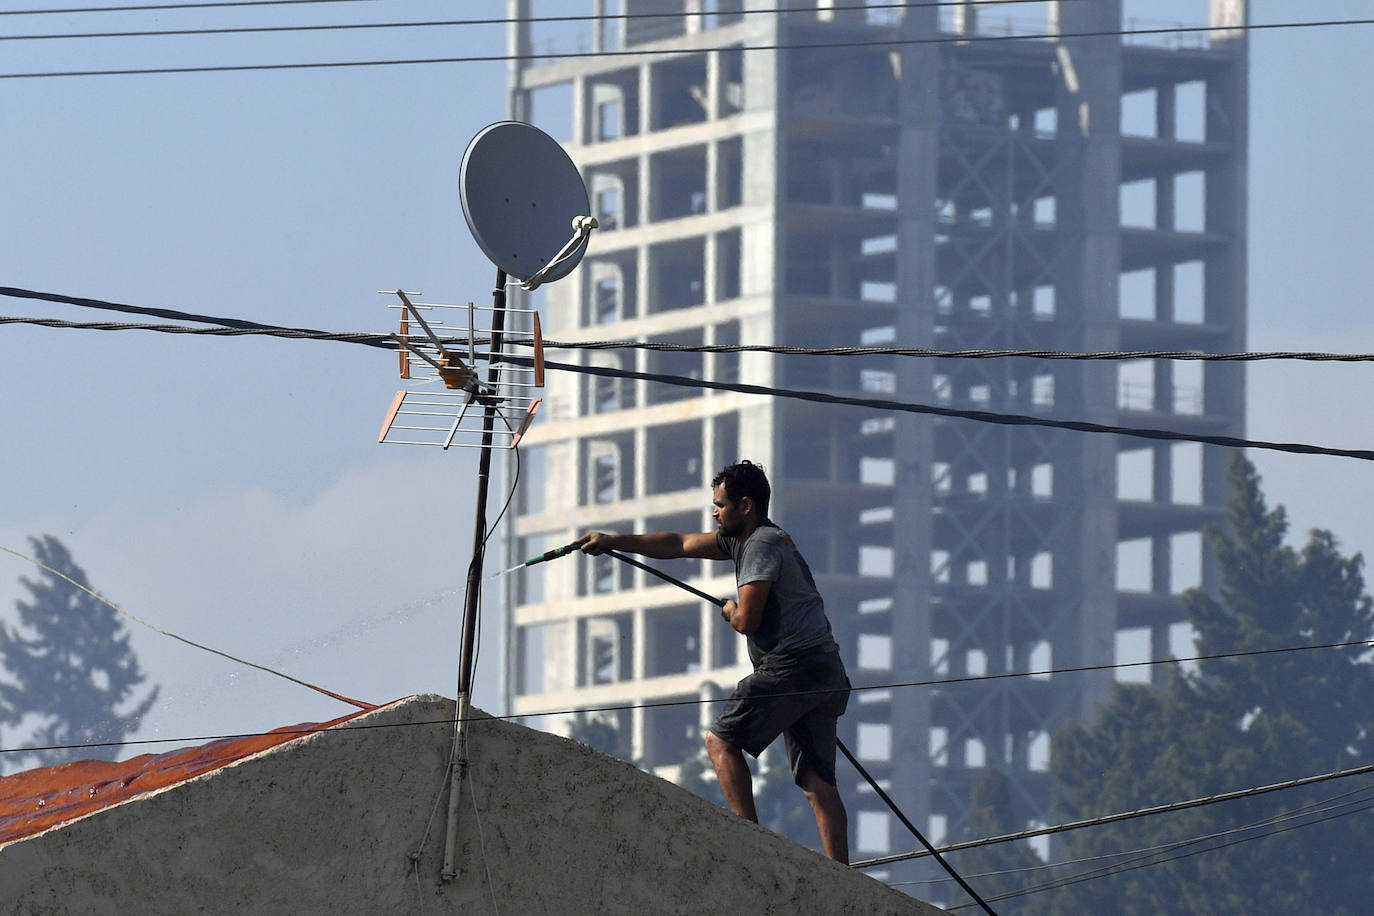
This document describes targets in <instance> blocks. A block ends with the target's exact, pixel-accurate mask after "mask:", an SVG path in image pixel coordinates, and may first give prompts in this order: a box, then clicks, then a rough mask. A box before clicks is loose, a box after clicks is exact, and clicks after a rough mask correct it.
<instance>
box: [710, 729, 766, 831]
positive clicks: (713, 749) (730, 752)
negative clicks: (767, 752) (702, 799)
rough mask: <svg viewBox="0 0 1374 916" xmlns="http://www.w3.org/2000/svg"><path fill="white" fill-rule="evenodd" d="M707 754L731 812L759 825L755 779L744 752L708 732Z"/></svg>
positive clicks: (713, 733)
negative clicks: (756, 809)
mask: <svg viewBox="0 0 1374 916" xmlns="http://www.w3.org/2000/svg"><path fill="white" fill-rule="evenodd" d="M706 753H708V754H710V755H711V762H712V763H713V764H715V767H716V779H718V780H719V781H720V790H721V791H722V792H724V793H725V801H726V802H727V803H728V804H729V805H730V810H731V811H733V812H735V813H736V814H738V815H739V816H740V817H747V818H748V819H749V820H751V821H753V822H754V823H756V824H757V823H758V822H759V815H758V812H756V811H755V810H754V777H753V776H751V775H750V773H749V764H747V763H745V762H744V752H743V751H741V750H740V749H739V748H737V747H735V746H734V745H733V744H731V743H730V742H728V741H726V740H724V739H722V738H718V737H717V736H716V733H715V732H711V731H708V732H707V733H706Z"/></svg>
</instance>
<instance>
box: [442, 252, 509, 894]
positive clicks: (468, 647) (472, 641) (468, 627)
mask: <svg viewBox="0 0 1374 916" xmlns="http://www.w3.org/2000/svg"><path fill="white" fill-rule="evenodd" d="M491 298H492V305H493V306H494V307H495V311H494V312H493V314H492V319H491V353H492V354H493V359H494V358H495V354H497V353H499V352H501V343H502V336H503V334H504V332H505V328H506V272H505V271H504V270H502V269H500V268H497V270H496V288H495V289H493V290H492V291H491ZM470 333H471V334H476V328H472V329H471V330H470ZM499 373H500V370H499V369H497V368H496V366H495V365H494V364H493V365H489V366H488V367H487V387H488V388H489V389H494V388H495V387H496V382H497V375H498V374H499ZM495 425H496V405H495V403H494V402H488V403H487V405H486V407H484V408H483V410H482V447H481V451H480V452H479V453H478V454H479V457H478V459H477V513H476V515H477V518H476V524H475V525H474V528H473V536H472V537H473V541H472V562H471V563H470V564H469V565H468V581H467V593H466V596H465V598H464V603H463V642H462V650H461V657H462V662H461V664H460V666H459V668H458V697H457V699H458V704H457V709H456V710H455V712H456V718H457V721H456V723H455V726H456V727H455V728H454V732H453V756H452V765H451V768H450V771H449V789H448V832H447V836H446V837H445V840H444V867H443V871H442V872H440V877H442V878H443V880H445V881H452V880H453V879H454V878H456V877H457V876H458V868H457V863H456V862H455V859H456V858H457V854H458V803H459V800H460V799H461V795H462V788H463V775H464V774H465V773H466V772H467V766H468V746H467V739H468V713H469V710H470V709H471V708H472V668H473V664H472V663H473V658H474V657H475V656H476V654H477V615H478V606H479V604H480V603H481V597H482V561H483V559H484V556H485V554H486V540H487V488H488V484H489V483H490V480H491V446H492V430H493V429H494V427H495Z"/></svg>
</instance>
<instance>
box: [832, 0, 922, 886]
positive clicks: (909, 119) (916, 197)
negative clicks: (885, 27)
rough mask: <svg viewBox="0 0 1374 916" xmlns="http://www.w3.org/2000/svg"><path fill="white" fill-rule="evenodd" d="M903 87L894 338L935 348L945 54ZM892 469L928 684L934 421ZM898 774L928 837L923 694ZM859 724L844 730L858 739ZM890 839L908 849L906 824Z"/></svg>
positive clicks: (903, 397) (903, 662) (909, 21)
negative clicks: (941, 86)
mask: <svg viewBox="0 0 1374 916" xmlns="http://www.w3.org/2000/svg"><path fill="white" fill-rule="evenodd" d="M938 29H939V20H938V18H937V10H935V9H934V8H925V9H910V10H908V11H907V12H906V16H905V17H904V19H903V21H902V35H903V37H908V38H922V37H928V36H930V35H934V34H936V33H937V32H938ZM900 53H901V67H902V71H901V72H902V79H901V82H900V85H899V89H898V118H899V120H900V123H901V127H900V134H899V139H898V146H897V150H896V153H895V156H894V158H895V163H894V164H895V166H896V169H897V202H898V213H899V217H898V223H897V251H898V252H901V256H899V257H898V258H897V259H896V265H897V266H896V275H895V276H894V277H893V279H894V280H895V281H896V284H897V301H898V303H900V304H901V307H900V308H899V309H898V311H897V314H896V325H897V340H899V341H902V345H903V346H910V347H933V346H934V345H935V338H934V325H935V306H934V301H933V290H934V287H935V246H934V237H935V226H934V208H933V207H932V206H930V204H929V202H930V201H933V200H934V199H935V196H936V168H937V164H938V162H939V159H940V157H939V145H940V98H939V96H938V94H937V93H933V92H931V91H929V87H930V86H937V85H939V74H940V64H941V56H940V51H939V49H938V48H937V47H936V46H934V45H906V46H904V47H903V48H902V50H901V52H900ZM896 373H897V393H896V398H897V400H900V401H915V402H927V401H929V400H930V391H931V386H932V366H931V363H930V361H929V360H898V361H897V363H896ZM892 457H893V460H894V461H895V463H896V468H895V480H894V487H893V495H892V501H893V512H894V514H895V517H896V518H897V519H900V520H901V521H900V522H898V523H897V524H894V525H893V535H892V548H893V553H894V563H893V577H892V599H893V609H892V633H891V635H892V665H893V670H894V671H900V672H902V677H903V678H904V679H905V678H910V679H912V680H926V679H929V678H930V677H931V668H930V639H931V629H932V622H931V616H932V613H933V611H932V602H931V580H930V555H931V549H932V548H931V544H932V526H933V524H934V516H933V514H932V498H933V494H932V489H931V465H932V463H933V460H934V423H933V422H932V421H931V420H930V419H928V418H925V417H917V416H914V415H912V414H897V415H896V432H895V434H894V436H893V456H892ZM891 709H892V714H891V720H890V721H891V725H892V766H891V770H890V778H891V786H890V787H889V789H888V791H889V792H890V793H891V795H892V797H893V800H894V801H896V803H897V805H898V807H899V808H901V809H902V811H903V812H904V813H905V814H906V815H907V817H909V818H911V820H912V823H914V824H916V826H917V827H919V828H921V830H922V831H923V832H924V831H926V830H927V828H928V825H929V823H930V816H931V814H932V813H934V810H933V806H932V803H931V789H930V787H931V780H932V778H933V777H934V770H933V768H932V766H931V763H930V728H931V724H932V716H931V704H930V694H929V692H928V691H925V690H895V691H893V693H892V706H891ZM853 734H854V731H853V726H852V725H851V726H850V728H849V729H848V730H847V731H846V735H847V736H848V737H851V738H852V736H853ZM893 823H894V832H893V834H892V836H893V839H894V840H895V841H896V843H897V844H898V846H902V845H904V844H905V843H906V840H905V838H902V834H901V832H900V831H901V826H900V824H898V823H896V822H895V821H894V822H893ZM921 870H922V866H921V865H920V864H918V863H905V864H903V865H898V866H895V867H894V870H893V877H894V878H895V879H898V880H902V879H906V880H911V879H914V878H915V877H917V876H919V875H920V874H921Z"/></svg>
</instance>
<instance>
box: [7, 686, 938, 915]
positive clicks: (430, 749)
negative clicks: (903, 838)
mask: <svg viewBox="0 0 1374 916" xmlns="http://www.w3.org/2000/svg"><path fill="white" fill-rule="evenodd" d="M452 716H453V704H452V702H451V701H447V700H443V699H442V698H439V697H435V696H425V697H413V698H411V699H409V700H404V701H400V702H398V703H396V704H392V705H391V706H388V707H386V708H384V709H381V710H378V711H377V712H375V713H370V714H368V715H366V716H362V717H359V718H357V719H354V720H352V721H351V722H349V723H347V725H346V726H344V727H342V728H335V729H331V730H328V731H324V732H320V733H317V734H315V735H311V736H308V737H305V738H302V739H300V740H298V741H293V742H291V743H289V744H286V745H283V746H281V747H279V748H275V749H273V750H271V751H267V752H264V753H262V754H259V755H257V756H254V757H249V758H246V759H244V760H242V761H240V762H238V763H236V764H233V765H231V766H228V767H225V768H224V769H221V770H217V771H215V772H213V773H209V774H206V775H204V776H201V777H198V778H196V779H192V780H190V781H188V782H185V783H182V784H180V785H177V786H173V787H171V788H168V789H165V790H163V791H161V792H157V793H155V794H152V795H148V796H143V797H141V798H138V799H134V800H132V801H129V802H126V803H124V804H121V805H118V806H115V807H112V808H109V809H106V810H103V811H100V812H98V813H96V814H92V815H90V816H88V817H86V818H83V819H81V820H78V821H74V822H72V823H69V824H66V825H64V826H61V827H56V828H53V829H52V830H49V831H47V832H46V833H42V834H38V835H36V836H33V837H29V838H27V839H23V840H19V841H16V842H14V843H11V844H9V845H7V846H4V847H0V900H3V901H8V902H9V904H8V906H7V907H5V911H6V912H14V913H24V914H34V916H41V914H59V913H61V914H68V913H91V914H104V913H109V914H115V913H140V914H162V913H166V914H173V913H175V914H183V913H229V912H235V913H238V912H248V913H295V914H308V913H330V914H335V913H427V914H431V913H457V912H462V913H465V914H477V913H495V912H501V913H506V914H517V913H518V914H533V913H558V914H576V913H589V914H590V913H598V914H600V913H627V914H628V913H634V914H642V913H697V912H727V913H730V912H749V913H760V914H768V913H776V914H783V913H787V914H792V913H825V914H844V913H852V914H882V913H912V914H934V913H939V912H942V911H940V910H937V909H936V908H934V907H930V906H927V905H926V904H923V903H919V902H917V901H915V900H913V899H911V898H910V897H906V896H904V895H902V894H900V893H898V892H897V891H894V890H892V889H890V888H888V887H886V886H885V885H883V884H881V883H880V882H878V881H875V880H873V879H870V878H868V877H866V876H865V875H863V874H861V873H859V872H856V871H853V870H850V869H848V868H845V867H843V866H840V865H837V864H835V863H833V862H830V861H829V860H827V859H825V858H823V857H821V856H819V855H817V854H816V853H813V852H811V851H810V850H807V849H805V848H803V847H800V846H798V845H796V844H794V843H792V842H791V841H789V840H786V839H783V838H781V837H778V836H776V835H775V834H773V833H771V832H769V831H767V830H764V829H762V828H760V827H757V826H756V825H754V824H750V823H747V822H745V821H743V820H741V819H739V818H737V817H735V816H733V815H731V814H730V813H729V812H727V811H725V810H723V809H721V808H718V807H717V806H715V805H712V804H710V803H708V802H704V801H702V800H700V799H698V798H696V797H695V796H693V795H691V794H689V793H688V792H686V791H684V790H682V789H679V788H677V787H676V786H674V785H672V784H670V783H667V782H664V781H662V780H660V779H657V778H654V777H652V776H648V775H646V774H644V773H642V772H640V771H638V770H636V769H635V768H633V767H631V766H630V765H628V764H626V763H623V762H621V761H618V760H615V759H613V758H610V757H606V756H604V755H601V754H598V753H596V752H593V751H591V750H590V749H588V748H586V747H584V746H582V745H579V744H574V743H572V742H569V741H566V740H564V739H562V738H558V737H555V736H551V735H548V734H544V733H542V732H536V731H533V730H530V729H527V728H524V727H521V726H518V725H514V724H511V723H508V722H504V721H498V720H492V719H485V720H482V721H479V722H475V723H473V725H472V729H471V734H472V740H471V749H470V760H471V766H470V768H469V777H470V778H469V780H468V781H467V782H466V783H465V785H464V797H463V799H462V806H461V812H462V816H461V827H460V834H459V839H460V843H461V851H462V854H461V857H460V859H459V861H460V862H461V863H462V868H461V874H460V876H459V877H458V878H457V879H455V880H454V881H452V882H450V883H443V882H441V881H440V880H439V870H440V864H441V859H442V856H443V842H444V841H443V835H444V826H445V825H444V818H445V813H444V812H445V807H446V806H445V805H444V804H442V801H443V799H444V798H446V796H447V792H446V789H445V786H446V777H445V765H446V761H447V756H448V751H449V747H450V731H451V728H450V726H449V725H447V724H445V723H447V722H448V721H450V720H451V718H452ZM360 726H362V727H360ZM367 726H384V727H375V728H373V727H367ZM389 726H398V727H389ZM797 802H798V804H805V802H804V800H803V799H802V797H801V794H800V792H799V793H798V797H797ZM436 803H439V804H438V806H437V808H436ZM432 812H433V819H432V820H430V818H431V813H432ZM479 825H480V827H479ZM417 850H418V851H419V853H420V855H419V858H418V860H416V861H414V862H412V860H411V858H410V854H411V853H412V852H414V851H417Z"/></svg>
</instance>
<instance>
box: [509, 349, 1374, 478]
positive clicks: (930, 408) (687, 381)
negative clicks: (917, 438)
mask: <svg viewBox="0 0 1374 916" xmlns="http://www.w3.org/2000/svg"><path fill="white" fill-rule="evenodd" d="M507 358H508V359H509V360H510V361H511V362H513V363H516V364H524V365H529V364H531V363H532V362H533V361H532V360H530V359H529V358H528V357H523V356H510V357H507ZM544 366H545V367H546V368H548V369H556V370H563V371H567V372H576V373H580V374H583V375H599V376H603V377H606V378H629V379H639V380H643V381H649V382H661V383H663V384H668V385H677V386H679V387H684V388H701V389H706V390H710V391H729V392H735V393H739V394H758V395H766V396H768V397H775V398H784V399H790V400H798V401H810V402H812V403H817V404H837V405H843V406H848V407H866V408H869V409H872V410H884V411H894V412H898V413H913V414H924V415H929V416H936V417H946V418H952V419H960V420H975V421H978V422H981V423H994V424H997V425H1000V426H1039V427H1044V428H1047V429H1068V430H1074V431H1076V432H1084V433H1110V434H1113V435H1118V436H1131V437H1133V438H1137V439H1152V440H1156V441H1166V442H1200V443H1202V444H1204V445H1220V446H1224V447H1226V448H1257V449H1265V450H1267V451H1276V452H1291V453H1294V454H1299V455H1329V456H1333V457H1339V458H1357V459H1359V460H1361V461H1374V450H1370V449H1349V448H1332V447H1328V446H1323V445H1308V444H1306V443H1301V442H1270V441H1267V440H1262V439H1245V438H1241V437H1238V436H1222V435H1213V434H1210V433H1184V432H1178V431H1176V430H1170V429H1154V428H1150V427H1139V426H1116V425H1112V424H1108V423H1093V422H1090V421H1087V420H1055V419H1051V418H1049V417H1033V416H1027V415H1025V414H1011V413H999V412H996V411H990V410H968V409H963V408H958V407H940V406H936V405H933V404H918V403H913V402H908V401H892V400H887V399H882V398H860V397H851V396H848V395H840V394H830V393H827V392H824V391H802V390H796V389H780V388H772V387H768V386H764V385H748V384H744V383H741V382H711V381H706V380H704V379H693V378H688V377H686V376H680V375H662V374H659V373H653V372H636V371H633V370H629V369H610V368H605V367H602V366H579V365H574V364H571V363H559V362H554V361H552V360H545V361H544Z"/></svg>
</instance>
